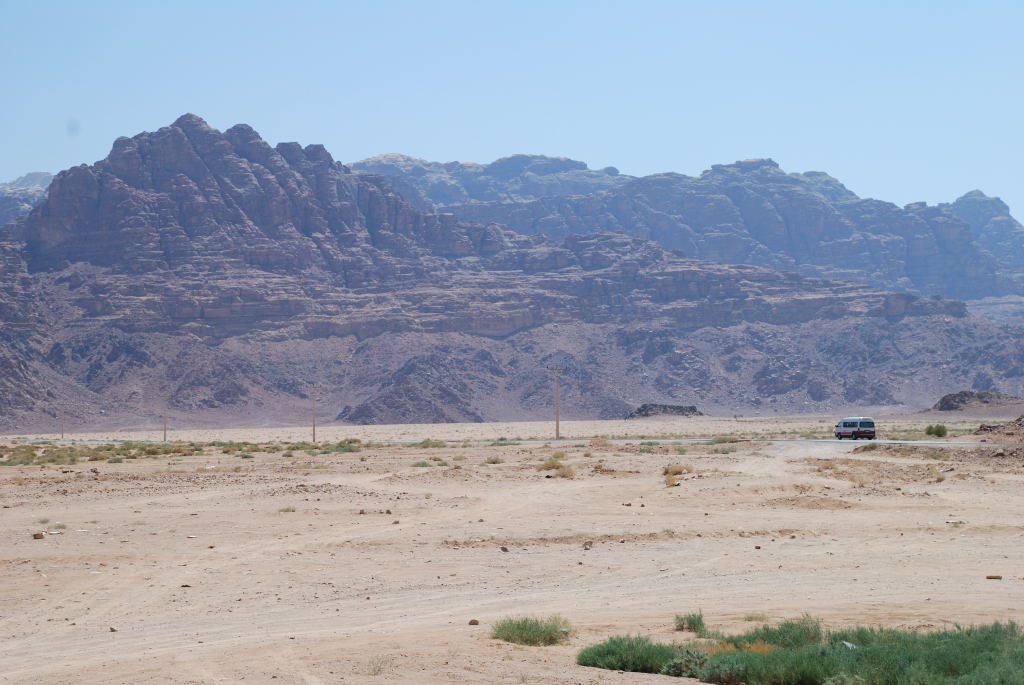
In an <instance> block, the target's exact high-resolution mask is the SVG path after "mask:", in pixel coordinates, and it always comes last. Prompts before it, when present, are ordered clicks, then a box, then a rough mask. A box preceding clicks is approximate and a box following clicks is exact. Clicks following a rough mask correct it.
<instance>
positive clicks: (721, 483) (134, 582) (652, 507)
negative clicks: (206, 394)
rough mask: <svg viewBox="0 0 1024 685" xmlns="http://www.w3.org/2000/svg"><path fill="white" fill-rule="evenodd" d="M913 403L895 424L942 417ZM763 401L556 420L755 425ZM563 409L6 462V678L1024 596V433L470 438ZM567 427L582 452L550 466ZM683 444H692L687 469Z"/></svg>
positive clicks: (311, 677) (292, 659)
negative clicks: (867, 438) (474, 622)
mask: <svg viewBox="0 0 1024 685" xmlns="http://www.w3.org/2000/svg"><path fill="white" fill-rule="evenodd" d="M899 420H900V421H903V422H904V423H903V424H900V425H897V420H896V419H893V420H892V424H891V426H892V430H893V431H896V430H897V429H903V428H906V427H910V426H911V424H913V423H914V421H917V423H925V422H932V421H934V418H933V417H925V419H924V420H922V419H921V418H917V419H914V418H913V417H904V418H902V419H899ZM773 421H775V422H776V423H775V424H774V425H772V427H771V430H770V431H768V432H770V433H774V434H780V435H782V436H789V437H798V436H799V435H801V434H804V433H814V432H817V433H821V434H823V433H824V432H827V431H828V429H829V428H830V427H831V425H832V423H833V422H834V418H833V417H827V418H808V417H802V418H792V419H780V420H775V419H773ZM763 423H764V422H763V421H762V422H751V423H750V424H748V425H740V424H741V422H737V421H733V420H710V419H702V420H695V419H688V420H652V421H645V422H640V423H637V422H628V423H627V422H589V423H582V422H581V423H575V422H574V423H569V424H563V433H564V434H566V435H587V436H593V435H607V436H624V435H629V434H632V435H644V436H656V435H707V434H718V435H722V434H726V433H732V434H744V435H753V436H754V437H757V435H759V433H758V431H759V430H760V429H761V427H762V426H763ZM949 423H950V422H949V421H947V424H949ZM966 423H971V424H972V425H973V424H975V423H976V422H975V421H973V420H970V421H968V420H966V419H965V424H966ZM550 428H551V426H550V424H504V425H497V424H495V425H459V426H452V425H445V426H429V427H409V426H402V427H372V428H365V427H361V428H352V427H345V428H328V429H325V430H322V432H321V431H318V437H320V438H322V439H324V440H326V439H331V440H334V439H338V438H339V437H341V436H358V437H360V438H362V439H364V440H383V439H390V440H405V439H408V440H413V439H421V438H423V437H432V438H434V439H443V440H445V441H446V442H447V445H446V446H445V447H422V446H403V445H381V446H376V447H369V448H364V449H362V450H361V451H359V452H354V453H335V454H314V455H309V454H307V453H305V452H300V451H296V452H294V454H293V455H292V456H285V455H284V453H282V452H277V453H266V452H260V451H256V450H250V452H251V453H252V454H253V455H254V457H253V458H251V459H242V458H240V457H239V456H238V455H237V454H228V455H226V454H223V453H222V452H221V451H220V450H219V449H218V448H214V447H207V448H206V449H205V451H204V453H202V454H198V455H193V456H187V457H176V456H161V457H157V458H149V459H146V458H143V459H133V460H127V461H125V462H124V463H107V462H106V461H93V462H88V461H86V462H79V463H77V464H74V465H68V466H55V465H47V466H43V467H40V466H31V467H29V466H10V467H4V468H3V469H0V504H2V506H3V508H2V509H0V517H2V518H0V521H2V525H0V570H2V573H0V682H2V683H54V684H57V683H132V684H138V683H166V684H170V683H236V682H246V683H268V684H269V683H275V684H278V683H281V684H285V683H289V684H290V683H301V684H319V683H377V682H380V683H410V684H412V683H588V684H590V683H658V682H665V683H683V682H690V681H686V680H680V679H675V678H666V677H662V676H649V675H640V674H619V673H615V672H609V671H600V670H595V669H588V668H583V667H580V666H576V665H575V663H574V657H575V654H576V652H577V651H578V650H579V649H580V648H582V647H583V646H586V645H589V644H593V643H595V642H598V641H600V640H602V639H604V638H605V637H608V636H611V635H620V634H627V633H628V634H645V635H651V636H653V637H655V638H656V639H659V640H664V641H682V640H685V639H686V638H687V635H686V634H685V633H674V632H673V631H672V623H673V616H674V615H675V614H676V613H685V612H690V611H696V610H698V609H700V610H702V611H703V612H704V615H705V618H706V621H707V623H708V624H709V625H710V626H712V627H715V628H719V629H722V630H725V631H740V630H743V629H745V628H749V627H751V626H753V625H757V624H759V623H760V622H761V621H763V620H770V621H777V620H780V619H783V618H791V617H799V616H801V615H803V614H811V615H813V616H817V617H820V618H822V619H823V620H824V621H825V622H826V623H828V624H829V625H835V626H838V625H844V624H847V623H849V622H862V623H868V624H881V625H887V626H903V627H909V628H921V629H928V628H932V627H938V626H945V625H948V624H950V623H962V624H963V623H976V622H987V621H993V620H1006V619H1014V620H1020V619H1021V612H1022V610H1024V567H1022V563H1021V562H1022V556H1024V548H1022V546H1021V542H1022V539H1021V538H1022V535H1024V517H1022V515H1021V513H1020V512H1021V511H1022V510H1024V489H1022V487H1021V486H1022V485H1024V463H1022V462H1021V460H1020V459H1015V458H1005V459H993V458H989V457H982V456H979V455H974V454H972V453H971V451H970V450H965V449H963V448H943V447H935V446H927V447H917V448H914V447H907V448H904V447H894V448H877V449H874V450H870V451H863V449H862V448H863V445H864V444H863V443H850V442H846V443H835V442H810V441H798V442H789V443H768V442H763V441H760V442H759V441H746V442H738V443H722V444H715V445H692V444H689V445H676V444H668V443H666V441H665V440H663V439H662V440H658V439H657V438H654V439H652V438H650V437H648V438H646V439H639V438H637V439H631V440H629V441H628V442H614V443H610V444H609V443H607V442H606V441H602V440H596V441H591V440H589V439H579V440H578V441H576V442H572V441H570V442H567V443H565V444H559V445H545V444H544V443H543V442H534V443H525V442H524V443H521V444H509V445H495V446H491V445H487V444H481V443H473V444H469V445H464V443H462V442H461V441H463V440H469V439H473V440H481V439H492V438H497V437H499V436H506V437H509V438H514V437H522V438H528V437H532V436H538V437H544V436H545V435H546V434H548V433H550ZM90 437H96V436H90ZM116 437H118V438H119V439H124V438H125V437H126V436H124V435H117V436H116ZM134 437H136V438H138V437H142V436H134ZM149 437H153V436H152V435H150V436H149ZM172 437H181V438H185V439H193V440H200V439H202V440H212V439H221V440H226V439H227V440H230V439H235V440H239V439H248V440H261V441H269V440H286V439H289V438H291V439H299V438H305V437H307V435H306V432H305V430H304V429H280V430H265V431H251V430H247V431H221V432H218V433H216V434H214V433H212V432H206V431H200V432H196V433H194V434H179V435H175V436H172ZM643 443H648V444H643ZM650 443H657V444H650ZM855 449H856V450H858V451H856V452H855V451H854V450H855ZM556 451H564V452H565V453H566V456H565V457H564V459H563V461H564V462H565V463H567V464H568V465H570V466H571V468H572V469H573V471H575V477H573V478H559V477H547V476H550V475H552V473H553V472H552V471H540V470H538V469H537V465H538V464H540V463H541V462H542V461H543V460H544V459H546V458H548V457H550V456H551V455H552V454H553V453H554V452H556ZM681 452H683V453H681ZM488 459H490V461H492V462H495V461H499V460H500V463H490V464H488V463H485V462H486V461H487V460H488ZM439 460H440V461H439ZM419 461H426V462H428V463H431V464H434V465H433V466H430V467H414V466H413V464H414V463H416V462H419ZM669 464H678V465H683V466H686V467H687V468H688V469H690V470H689V471H688V472H685V473H683V474H681V475H680V476H679V479H680V480H679V485H678V486H668V485H667V484H666V482H665V478H664V475H663V473H662V470H663V468H664V467H665V466H667V465H669ZM43 521H45V522H43ZM43 530H48V531H54V534H48V535H47V536H46V537H45V538H44V539H41V540H35V539H33V538H32V533H34V532H38V531H43ZM587 543H590V544H589V545H588V544H587ZM587 546H589V547H590V549H585V547H587ZM502 548H504V549H505V550H507V551H503V549H502ZM986 575H1001V576H1002V580H987V579H986V578H985V576H986ZM552 613H558V614H561V615H562V616H564V617H565V618H567V619H568V620H569V621H570V622H571V623H572V624H573V626H574V627H575V633H574V634H573V636H572V638H571V640H570V642H569V644H566V645H560V646H556V647H521V646H516V645H510V644H505V643H502V642H499V641H497V640H494V639H492V638H491V637H490V628H491V626H492V625H493V624H494V622H495V621H496V620H498V619H500V618H502V617H505V616H509V615H520V614H530V615H539V616H544V615H548V614H552ZM470 619H478V620H479V622H480V625H478V626H471V625H468V622H469V620H470ZM112 629H113V630H112Z"/></svg>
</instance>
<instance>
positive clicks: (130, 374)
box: [0, 115, 1024, 430]
mask: <svg viewBox="0 0 1024 685" xmlns="http://www.w3.org/2000/svg"><path fill="white" fill-rule="evenodd" d="M555 173H563V172H555ZM814 183H815V184H816V187H820V188H826V189H830V190H829V192H832V193H834V194H839V195H841V194H842V190H841V189H840V188H838V187H836V186H835V184H833V183H831V182H830V181H828V180H827V179H823V178H816V179H815V180H814ZM623 187H625V185H624V186H623ZM815 192H817V191H815ZM922 221H923V219H922ZM765 240H767V238H765ZM0 256H3V261H2V263H0V266H2V268H3V271H2V272H0V278H2V279H3V285H4V287H3V289H0V314H2V316H3V317H4V319H3V321H4V323H5V325H4V326H3V327H0V331H2V335H4V336H6V337H5V341H9V342H7V344H6V346H5V347H3V348H0V349H3V353H2V354H3V355H6V356H5V357H3V359H0V363H2V364H3V369H4V375H3V379H4V381H3V382H4V383H6V385H5V386H4V387H3V388H2V389H3V390H4V391H5V392H4V393H2V396H4V402H5V403H6V404H5V405H4V409H3V412H2V413H0V425H2V426H3V427H4V428H6V429H8V430H10V429H13V428H15V427H18V428H19V429H21V428H24V427H26V426H28V425H35V426H39V425H41V424H46V425H48V424H47V422H51V423H52V421H53V420H54V417H55V416H57V415H58V414H59V415H61V416H65V417H67V418H68V420H69V423H68V425H69V427H73V426H74V425H75V422H79V424H80V425H88V426H101V425H102V426H108V427H116V426H138V425H139V424H140V423H144V422H145V421H147V420H150V419H149V418H147V417H153V416H158V415H159V414H162V413H164V412H167V413H169V414H170V415H171V417H172V420H178V421H183V422H188V423H190V424H193V425H194V424H197V423H203V422H209V423H223V422H225V421H231V422H246V423H267V422H276V423H282V422H285V423H290V422H301V421H305V420H306V417H307V416H308V411H309V407H310V400H309V393H310V392H311V391H313V389H315V391H316V392H317V395H318V396H320V398H321V400H320V401H319V402H318V406H320V407H322V408H324V412H325V413H324V418H330V417H335V416H340V420H345V421H351V422H359V423H374V422H384V421H388V422H394V421H453V420H458V421H476V420H499V419H500V420H513V419H520V420H521V419H529V418H540V417H547V416H549V415H550V412H551V396H552V391H551V378H550V373H549V371H548V368H549V367H551V366H557V367H558V368H560V369H562V370H563V386H562V387H563V394H562V400H563V405H562V407H563V416H565V417H566V418H587V417H603V418H617V417H621V416H623V415H624V414H626V413H627V412H628V411H630V409H631V408H632V407H635V406H636V405H638V404H640V401H638V400H642V401H645V402H654V403H661V404H681V403H685V401H686V400H687V399H689V398H691V397H693V396H694V395H695V394H696V393H699V396H700V397H701V398H702V400H701V402H702V406H703V407H704V408H706V409H707V410H709V411H712V412H714V411H724V412H728V413H732V412H733V410H734V409H736V408H743V409H752V410H757V411H794V410H801V411H811V410H814V409H826V408H827V409H829V410H832V409H833V408H842V407H847V406H851V407H852V406H864V405H872V404H874V405H877V404H883V403H885V404H892V403H897V402H901V403H916V402H920V401H921V398H922V397H935V396H937V395H939V394H941V393H942V392H946V391H948V390H950V389H952V388H956V387H964V386H965V384H966V385H969V384H970V383H971V382H972V379H973V378H975V377H976V375H977V374H984V375H985V376H986V377H987V378H989V379H990V381H991V384H992V385H993V387H994V388H995V389H998V390H1001V391H1004V392H1020V391H1021V390H1024V369H1022V367H1021V362H1020V360H1021V359H1024V342H1022V341H1021V339H1020V336H1017V335H1015V333H1014V331H1013V330H1012V329H1009V328H1002V327H1000V326H996V325H993V324H989V323H986V322H983V321H980V320H977V319H974V318H972V317H970V316H968V315H967V313H966V311H965V308H964V305H963V304H962V303H960V302H957V301H953V300H944V299H941V298H937V297H936V298H919V297H916V296H914V295H910V294H906V293H902V294H900V293H888V292H884V291H880V290H876V289H872V288H869V287H866V286H864V285H862V284H856V283H851V282H837V281H830V280H824V279H819V278H808V277H806V276H801V275H799V274H796V273H792V272H790V273H783V272H780V271H775V270H770V269H766V268H763V267H759V266H754V265H750V264H733V265H728V264H712V263H708V262H705V261H697V260H693V259H687V258H683V257H681V256H679V255H678V254H676V253H673V252H672V251H669V250H666V249H664V248H663V247H661V246H659V245H658V244H656V243H655V242H652V241H650V240H647V239H644V238H641V237H638V236H630V235H625V234H623V233H612V232H587V233H585V234H571V235H566V236H565V237H564V239H561V240H558V241H556V240H552V239H550V238H547V237H545V236H541V235H522V234H518V233H515V232H512V231H509V230H507V229H506V228H504V227H502V226H500V225H497V224H493V223H491V224H488V223H472V222H465V221H461V220H459V219H458V218H457V217H455V216H453V215H452V214H449V213H435V212H432V211H422V210H419V209H417V208H416V207H414V206H413V205H411V204H409V203H408V202H406V201H405V200H404V198H402V197H401V195H400V194H399V193H397V192H396V191H395V189H394V188H393V187H392V186H391V185H390V184H389V183H388V181H387V180H386V179H385V178H384V177H382V176H379V175H372V174H362V173H360V174H356V173H353V172H352V171H351V170H350V169H348V168H347V167H345V166H344V165H342V164H340V163H338V162H336V161H334V160H333V159H332V158H331V156H330V155H329V154H328V153H327V151H326V150H324V149H323V148H322V147H320V146H316V145H309V146H305V147H302V146H299V145H298V144H295V143H283V144H279V145H277V146H274V147H271V146H270V145H268V144H267V143H265V142H264V141H263V140H262V139H260V137H259V136H258V135H257V134H256V133H255V131H253V130H252V129H251V128H249V127H247V126H243V125H240V126H235V127H233V128H231V129H228V130H227V131H224V132H220V131H217V130H215V129H212V128H211V127H209V126H208V125H206V123H205V122H203V121H202V120H201V119H199V118H198V117H195V116H192V115H186V116H184V117H181V118H180V119H178V120H177V121H176V122H175V123H174V124H173V125H171V126H168V127H165V128H163V129H160V130H159V131H156V132H152V133H144V134H140V135H138V136H135V137H134V138H121V139H118V140H117V141H116V142H115V144H114V146H113V149H112V151H111V154H110V155H109V156H108V157H107V158H106V159H105V160H103V161H101V162H99V163H97V164H95V165H92V166H84V165H83V166H79V167H75V168H73V169H69V170H67V171H64V172H62V173H61V174H59V175H58V176H57V177H56V178H55V179H54V181H53V183H52V184H51V186H50V188H49V192H48V196H47V198H46V200H45V201H44V202H42V203H41V204H40V205H39V206H37V207H36V208H35V209H34V210H33V211H32V212H31V213H30V214H29V215H28V216H26V217H24V218H23V219H21V220H19V221H17V222H15V223H12V224H8V225H7V226H6V227H5V228H4V229H2V230H0ZM7 324H13V325H7ZM339 412H340V413H339ZM175 417H177V419H175Z"/></svg>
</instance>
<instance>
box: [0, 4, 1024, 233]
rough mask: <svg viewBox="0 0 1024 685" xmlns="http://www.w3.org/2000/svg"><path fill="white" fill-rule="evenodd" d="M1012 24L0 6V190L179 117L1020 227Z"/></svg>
mask: <svg viewBox="0 0 1024 685" xmlns="http://www.w3.org/2000/svg"><path fill="white" fill-rule="evenodd" d="M1022 26H1024V2H1022V1H1019V0H1018V1H1014V2H1008V1H1004V2H995V1H990V2H985V1H981V2H942V1H931V2H923V1H918V2H911V1H906V2H897V1H889V2H872V1H868V0H865V1H862V2H853V1H850V2H826V1H825V0H821V1H819V2H791V1H785V0H774V1H768V0H761V1H751V2H728V1H725V2H716V1H713V0H704V1H702V2H687V1H683V0H677V1H674V2H672V1H664V2H663V1H654V0H652V1H648V2H644V1H633V2H624V1H623V2H613V1H605V0H590V1H570V0H562V1H557V0H547V1H545V2H541V1H532V0H517V1H514V2H513V1H501V2H498V1H494V2H487V1H485V0H476V1H473V2H462V1H454V0H451V1H445V0H433V1H419V2H414V1H409V0H389V1H387V2H359V1H348V2H283V1H282V2H259V1H254V0H246V1H244V2H243V1H237V2H227V1H225V2H213V1H207V2H196V1H182V0H178V1H175V2H169V1H167V2H155V1H150V2H147V1H145V0H133V1H131V2H116V1H106V2H104V1H102V0H94V1H91V2H84V1H81V2H78V1H76V2H69V1H54V0H49V1H46V2H42V1H36V0H31V1H30V0H25V1H13V0H0V59H2V64H3V67H4V69H3V74H4V76H3V93H4V104H3V106H0V131H2V132H3V133H2V136H3V137H2V140H3V148H2V149H3V154H2V155H0V180H7V179H11V178H14V177H15V176H18V175H20V174H22V173H24V172H27V171H35V170H43V171H54V172H55V171H58V170H60V169H64V168H66V167H68V166H71V165H74V164H78V163H82V162H93V161H95V160H97V159H100V158H102V157H104V156H105V155H106V154H107V152H108V151H109V149H110V144H111V142H112V141H113V139H114V138H116V137H117V136H119V135H134V134H136V133H139V132H140V131H145V130H155V129H156V128H159V127H160V126H164V125H167V124H169V123H170V122H172V121H173V120H174V119H175V118H177V117H178V116H179V115H180V114H182V113H184V112H194V113H196V114H198V115H200V116H202V117H204V118H205V119H206V120H207V121H209V122H210V124H211V125H213V126H215V127H217V128H220V129H225V128H227V127H229V126H231V125H232V124H235V123H239V122H245V123H248V124H251V125H252V126H253V127H254V128H255V129H256V130H257V131H259V132H260V133H261V134H262V135H263V137H264V138H266V139H267V140H268V141H270V142H271V143H277V142H280V141H285V140H297V141H299V142H301V143H303V144H306V143H323V144H325V145H326V146H327V148H328V149H329V150H330V151H331V152H332V153H333V154H334V156H335V158H337V159H339V160H342V161H354V160H357V159H361V158H363V157H367V156H370V155H373V154H378V153H382V152H403V153H406V154H410V155H415V156H418V157H424V158H427V159H433V160H439V161H449V160H453V159H458V160H463V161H483V162H486V161H491V160H493V159H495V158H497V157H501V156H505V155H509V154H513V153H518V152H534V153H544V154H551V155H566V156H569V157H574V158H577V159H582V160H585V161H587V162H588V163H590V165H591V166H592V167H602V166H606V165H615V166H617V167H619V168H620V169H621V170H622V171H623V172H625V173H630V174H648V173H653V172H658V171H679V172H683V173H687V174H696V173H699V172H700V171H702V170H703V169H706V168H707V167H709V166H710V165H711V164H716V163H723V162H731V161H734V160H736V159H745V158H751V157H772V158H774V159H775V160H776V161H778V162H779V163H780V164H781V165H782V167H783V168H784V169H786V170H788V171H807V170H822V171H827V172H829V173H831V174H832V175H834V176H836V177H838V178H839V179H840V180H842V181H843V182H845V183H846V184H847V185H848V186H849V187H850V189H851V190H853V191H855V192H857V193H859V194H861V195H863V196H872V197H878V198H881V199H886V200H891V201H894V202H898V203H901V204H902V203H906V202H911V201H916V200H927V201H929V202H938V201H947V200H952V199H954V198H955V197H957V196H958V195H960V194H961V193H963V192H966V191H968V190H971V189H973V188H980V189H982V190H984V191H985V192H987V193H989V194H991V195H1000V196H1002V197H1003V199H1004V200H1006V201H1007V202H1008V203H1010V205H1011V208H1012V209H1014V210H1015V211H1016V214H1017V215H1018V218H1021V219H1024V216H1021V215H1024V184H1022V182H1021V171H1020V160H1022V159H1024V139H1022V136H1021V123H1020V122H1021V121H1022V120H1024V115H1022V111H1024V107H1022V104H1024V96H1022V83H1024V78H1022V76H1024V49H1022V47H1021V40H1020V39H1021V36H1020V33H1021V28H1022Z"/></svg>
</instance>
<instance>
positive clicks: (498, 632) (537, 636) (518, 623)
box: [491, 616, 572, 646]
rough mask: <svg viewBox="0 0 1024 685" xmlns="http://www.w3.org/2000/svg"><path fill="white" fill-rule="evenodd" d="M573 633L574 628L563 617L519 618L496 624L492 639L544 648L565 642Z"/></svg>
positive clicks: (492, 631) (503, 620)
mask: <svg viewBox="0 0 1024 685" xmlns="http://www.w3.org/2000/svg"><path fill="white" fill-rule="evenodd" d="M571 633H572V626H571V625H570V624H569V622H568V621H566V620H565V619H564V618H562V617H561V616H549V617H547V618H534V617H532V616H519V617H510V618H505V619H502V620H500V621H498V622H497V623H495V624H494V628H493V629H492V630H491V637H493V638H497V639H498V640H504V641H505V642H514V643H515V644H517V645H533V646H544V645H555V644H558V643H560V642H565V641H567V640H568V639H569V635H570V634H571Z"/></svg>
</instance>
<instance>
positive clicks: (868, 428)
mask: <svg viewBox="0 0 1024 685" xmlns="http://www.w3.org/2000/svg"><path fill="white" fill-rule="evenodd" d="M835 433H836V438H837V439H839V440H842V439H843V438H849V439H850V440H856V439H857V438H865V439H866V440H874V439H875V420H874V419H873V418H871V417H870V416H847V417H846V418H845V419H840V420H839V423H837V424H836V429H835Z"/></svg>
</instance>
